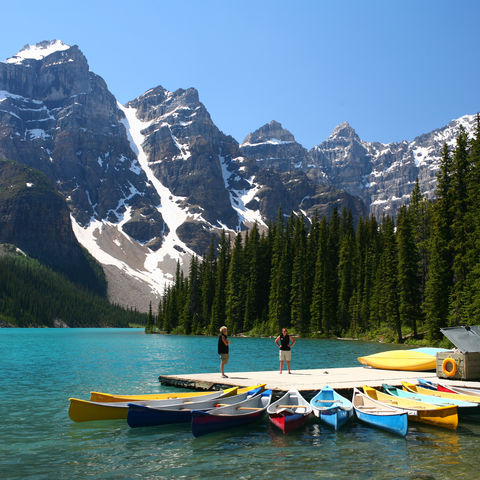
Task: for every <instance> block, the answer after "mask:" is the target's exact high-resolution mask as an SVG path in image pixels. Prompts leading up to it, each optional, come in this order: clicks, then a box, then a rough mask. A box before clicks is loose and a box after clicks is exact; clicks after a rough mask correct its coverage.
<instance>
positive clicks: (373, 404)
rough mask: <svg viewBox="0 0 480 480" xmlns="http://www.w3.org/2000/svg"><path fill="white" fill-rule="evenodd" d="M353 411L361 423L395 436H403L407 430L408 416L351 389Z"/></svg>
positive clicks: (355, 389) (402, 411)
mask: <svg viewBox="0 0 480 480" xmlns="http://www.w3.org/2000/svg"><path fill="white" fill-rule="evenodd" d="M352 403H353V409H354V410H355V415H356V417H357V418H358V420H360V421H361V422H364V423H366V424H367V425H371V426H372V427H376V428H380V429H382V430H386V431H388V432H391V433H395V434H397V435H401V436H405V435H406V434H407V430H408V418H407V417H408V414H407V413H406V412H405V411H404V410H400V409H398V408H395V407H391V406H390V405H387V404H384V403H381V402H377V401H376V400H374V399H373V398H370V397H369V396H367V395H365V394H364V393H362V392H360V390H358V389H357V388H354V389H353V399H352Z"/></svg>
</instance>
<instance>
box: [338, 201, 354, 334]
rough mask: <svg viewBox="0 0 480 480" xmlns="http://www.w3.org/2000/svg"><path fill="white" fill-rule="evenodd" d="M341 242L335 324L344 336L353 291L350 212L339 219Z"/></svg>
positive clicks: (345, 212)
mask: <svg viewBox="0 0 480 480" xmlns="http://www.w3.org/2000/svg"><path fill="white" fill-rule="evenodd" d="M341 218H342V219H341V240H340V251H339V261H338V307H337V323H338V325H339V328H340V329H341V332H342V335H344V334H345V333H346V332H347V331H348V330H349V328H350V325H351V317H350V302H351V300H352V295H353V289H354V285H353V282H354V278H355V273H354V256H355V232H354V229H353V223H352V215H351V212H347V211H346V210H345V209H344V210H343V212H342V217H341Z"/></svg>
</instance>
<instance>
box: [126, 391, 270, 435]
mask: <svg viewBox="0 0 480 480" xmlns="http://www.w3.org/2000/svg"><path fill="white" fill-rule="evenodd" d="M251 388H252V390H250V389H251ZM263 388H264V385H260V386H256V387H245V388H242V389H240V390H241V391H242V393H240V394H237V395H234V396H229V397H222V398H216V399H213V400H206V401H201V397H200V398H199V399H196V400H195V401H194V402H192V403H188V404H186V403H180V404H177V405H170V406H167V407H152V406H149V405H138V404H135V403H129V404H128V415H127V423H128V425H129V426H130V427H150V426H155V425H166V424H170V423H188V422H191V420H192V410H200V411H203V410H213V409H215V408H217V407H219V406H223V405H230V406H231V405H234V404H237V403H239V402H243V401H244V400H247V399H248V398H252V397H254V396H255V395H258V394H259V393H261V391H262V390H263Z"/></svg>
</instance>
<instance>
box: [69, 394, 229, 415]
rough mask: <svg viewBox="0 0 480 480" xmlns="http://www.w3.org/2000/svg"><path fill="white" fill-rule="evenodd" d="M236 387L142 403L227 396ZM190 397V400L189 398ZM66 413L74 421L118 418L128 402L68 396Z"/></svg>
mask: <svg viewBox="0 0 480 480" xmlns="http://www.w3.org/2000/svg"><path fill="white" fill-rule="evenodd" d="M237 390H238V388H237V387H234V388H229V389H227V390H223V391H222V390H220V391H216V392H213V393H210V394H208V395H204V396H201V397H198V396H196V397H183V398H178V399H177V398H175V399H168V400H167V399H164V400H142V401H139V402H141V404H142V405H151V406H154V405H155V406H159V405H165V406H166V405H174V404H179V403H183V402H190V401H195V402H199V401H204V399H207V398H208V399H214V398H220V397H228V396H231V395H234V394H235V393H237ZM190 399H191V400H190ZM68 415H69V417H70V418H71V419H72V420H73V421H74V422H88V421H93V420H120V419H126V418H127V416H128V402H108V403H107V402H92V401H91V400H82V399H79V398H70V407H69V409H68Z"/></svg>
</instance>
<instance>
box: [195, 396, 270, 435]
mask: <svg viewBox="0 0 480 480" xmlns="http://www.w3.org/2000/svg"><path fill="white" fill-rule="evenodd" d="M271 399H272V391H271V390H266V391H264V392H262V393H261V394H260V395H255V396H253V397H251V398H249V399H247V400H245V401H243V402H239V403H236V404H233V405H230V406H223V407H218V408H216V409H214V410H209V411H206V412H203V411H197V410H193V411H192V433H193V435H194V436H195V437H199V436H201V435H205V434H207V433H212V432H216V431H220V430H227V429H230V428H234V427H240V426H243V425H248V424H250V423H253V422H255V421H256V420H258V419H260V418H261V417H262V416H263V415H264V413H265V410H266V409H267V407H268V406H269V405H270V402H271Z"/></svg>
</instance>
